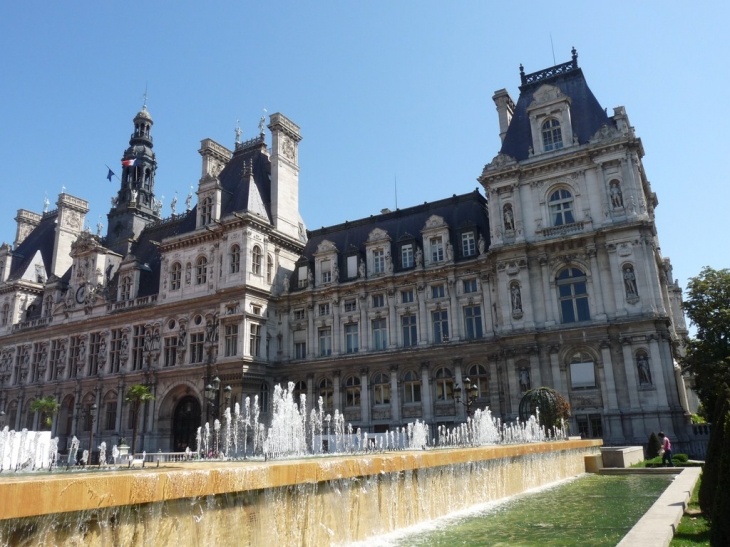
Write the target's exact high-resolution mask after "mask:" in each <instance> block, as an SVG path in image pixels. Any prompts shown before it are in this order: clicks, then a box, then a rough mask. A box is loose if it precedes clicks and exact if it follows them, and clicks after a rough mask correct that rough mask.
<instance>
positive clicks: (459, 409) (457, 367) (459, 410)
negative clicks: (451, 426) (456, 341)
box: [452, 357, 469, 422]
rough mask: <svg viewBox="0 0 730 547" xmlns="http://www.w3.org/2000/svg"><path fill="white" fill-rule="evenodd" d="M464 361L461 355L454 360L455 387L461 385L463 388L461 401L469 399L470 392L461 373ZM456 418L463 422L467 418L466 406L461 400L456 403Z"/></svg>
mask: <svg viewBox="0 0 730 547" xmlns="http://www.w3.org/2000/svg"><path fill="white" fill-rule="evenodd" d="M462 361H463V359H461V358H459V357H457V358H456V359H453V360H452V363H453V365H454V383H455V385H454V387H456V386H459V387H460V388H461V401H462V402H463V401H465V400H467V399H468V397H469V393H468V392H467V390H466V384H464V379H463V377H462V374H461V363H462ZM454 398H456V395H454ZM456 418H457V420H459V421H462V422H463V421H465V420H466V408H465V407H464V405H463V404H461V402H459V403H457V404H456Z"/></svg>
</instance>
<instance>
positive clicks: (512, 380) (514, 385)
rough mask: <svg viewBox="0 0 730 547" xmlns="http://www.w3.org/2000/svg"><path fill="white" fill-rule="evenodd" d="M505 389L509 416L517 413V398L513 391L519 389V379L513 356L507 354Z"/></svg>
mask: <svg viewBox="0 0 730 547" xmlns="http://www.w3.org/2000/svg"><path fill="white" fill-rule="evenodd" d="M505 366H506V367H507V390H506V393H505V396H506V397H507V408H508V409H509V414H510V417H514V416H516V415H517V410H518V409H517V408H516V407H517V405H518V404H519V398H518V397H515V392H516V391H518V390H519V385H520V383H519V381H518V380H517V371H516V370H515V358H514V356H513V355H508V356H507V362H506V365H505Z"/></svg>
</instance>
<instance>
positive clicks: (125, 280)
mask: <svg viewBox="0 0 730 547" xmlns="http://www.w3.org/2000/svg"><path fill="white" fill-rule="evenodd" d="M121 287H122V288H121V292H120V295H119V299H120V300H129V299H130V298H131V297H132V276H131V275H125V276H124V277H122V284H121Z"/></svg>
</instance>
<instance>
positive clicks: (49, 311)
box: [43, 294, 53, 317]
mask: <svg viewBox="0 0 730 547" xmlns="http://www.w3.org/2000/svg"><path fill="white" fill-rule="evenodd" d="M43 315H44V316H45V317H51V316H52V315H53V295H52V294H49V295H48V296H46V298H45V304H44V305H43Z"/></svg>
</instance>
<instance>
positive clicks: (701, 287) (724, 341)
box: [682, 266, 730, 416]
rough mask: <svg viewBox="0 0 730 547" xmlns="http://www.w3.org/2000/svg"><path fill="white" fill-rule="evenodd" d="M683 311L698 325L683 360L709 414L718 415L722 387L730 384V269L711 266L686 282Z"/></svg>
mask: <svg viewBox="0 0 730 547" xmlns="http://www.w3.org/2000/svg"><path fill="white" fill-rule="evenodd" d="M683 307H684V311H685V313H686V314H687V316H688V317H689V319H690V321H691V323H692V324H693V325H694V326H695V327H696V328H697V336H696V338H692V339H691V340H689V342H688V344H687V354H686V356H685V357H684V359H683V360H682V364H683V367H684V369H685V370H686V371H688V372H690V373H691V374H692V375H693V376H694V381H695V389H696V391H697V395H698V396H699V398H700V400H701V401H702V405H703V406H704V408H705V411H706V413H707V414H706V415H707V416H715V411H716V410H717V409H716V408H715V405H716V402H717V401H718V397H719V396H720V392H719V388H720V387H721V386H722V385H723V384H727V385H730V270H728V269H724V270H714V269H712V268H710V267H709V266H706V267H705V268H703V269H702V272H701V273H700V275H698V276H697V277H692V278H690V280H689V283H688V284H687V298H686V299H685V301H684V304H683Z"/></svg>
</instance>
